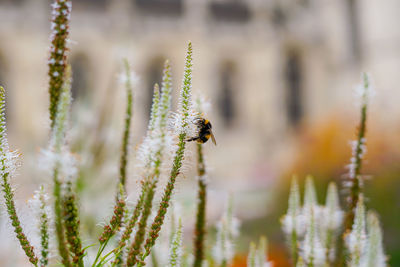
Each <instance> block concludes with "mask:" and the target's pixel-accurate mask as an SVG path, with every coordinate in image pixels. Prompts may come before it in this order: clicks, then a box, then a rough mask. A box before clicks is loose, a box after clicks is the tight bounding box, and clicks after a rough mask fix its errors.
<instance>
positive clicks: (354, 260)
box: [346, 194, 367, 267]
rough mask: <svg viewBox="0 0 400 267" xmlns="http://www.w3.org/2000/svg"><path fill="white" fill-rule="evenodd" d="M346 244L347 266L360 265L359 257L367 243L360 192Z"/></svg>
mask: <svg viewBox="0 0 400 267" xmlns="http://www.w3.org/2000/svg"><path fill="white" fill-rule="evenodd" d="M346 245H347V248H348V251H349V266H352V267H353V266H354V267H356V266H360V263H361V257H362V255H363V254H365V248H366V245H367V233H366V222H365V205H364V200H363V196H362V194H361V195H360V196H359V197H358V201H357V206H356V211H355V217H354V223H353V224H352V229H351V232H349V234H348V235H346Z"/></svg>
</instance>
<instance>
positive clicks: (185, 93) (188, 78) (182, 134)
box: [138, 43, 193, 266]
mask: <svg viewBox="0 0 400 267" xmlns="http://www.w3.org/2000/svg"><path fill="white" fill-rule="evenodd" d="M192 66H193V65H192V43H189V45H188V51H187V55H186V64H185V72H184V78H183V85H182V89H181V94H180V95H181V99H180V105H179V116H178V125H177V126H178V127H177V128H178V131H179V132H178V134H179V135H178V148H177V150H176V152H175V157H174V160H173V165H172V169H171V172H170V175H169V180H168V183H167V185H166V187H165V189H164V193H163V196H162V199H161V203H160V206H159V208H158V211H157V215H156V217H155V218H154V221H153V223H152V225H151V227H150V230H149V234H148V237H147V239H146V243H145V245H144V249H145V251H144V253H143V255H141V261H139V262H138V266H143V265H145V263H144V260H145V259H146V257H147V256H149V255H150V252H151V249H152V247H153V246H154V244H155V242H156V240H157V238H158V236H159V233H160V230H161V226H162V225H163V223H164V219H165V214H166V213H167V210H168V207H169V205H170V200H171V196H172V193H173V191H174V188H175V182H176V178H177V176H178V174H179V173H180V171H181V167H182V163H183V158H184V153H185V146H186V136H187V134H188V131H189V127H190V125H189V124H190V123H193V121H191V120H192V118H191V116H190V114H191V108H192V101H191V88H192Z"/></svg>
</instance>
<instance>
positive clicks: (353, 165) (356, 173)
mask: <svg viewBox="0 0 400 267" xmlns="http://www.w3.org/2000/svg"><path fill="white" fill-rule="evenodd" d="M362 78H363V87H362V95H361V117H360V124H359V127H358V134H357V140H356V141H355V142H353V148H352V149H353V150H352V157H351V161H350V164H349V181H348V182H349V187H350V196H349V206H348V210H347V214H346V219H345V231H350V229H351V226H352V223H353V220H354V213H355V209H356V206H357V202H358V196H359V195H360V193H361V189H362V186H363V180H362V179H363V178H362V176H361V167H362V159H363V156H364V154H365V153H366V138H365V134H366V128H367V127H366V124H367V107H368V98H369V94H370V91H371V88H370V86H371V85H370V80H369V76H368V75H367V74H366V73H363V75H362Z"/></svg>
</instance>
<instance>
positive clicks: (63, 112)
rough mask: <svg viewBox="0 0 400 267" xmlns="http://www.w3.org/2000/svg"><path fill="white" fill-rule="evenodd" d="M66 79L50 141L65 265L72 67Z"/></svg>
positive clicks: (57, 222)
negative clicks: (64, 159)
mask: <svg viewBox="0 0 400 267" xmlns="http://www.w3.org/2000/svg"><path fill="white" fill-rule="evenodd" d="M66 76H67V77H66V81H65V83H64V85H63V88H62V93H61V96H60V102H59V103H58V108H57V116H56V120H55V124H54V129H53V133H52V138H51V141H50V149H51V150H52V152H53V153H54V154H55V157H56V161H55V162H54V166H53V182H54V189H53V195H54V214H55V229H56V235H57V242H58V252H59V254H60V256H61V258H62V263H63V264H64V265H65V266H67V267H68V266H71V261H70V257H69V252H68V249H67V244H66V239H65V232H64V230H65V229H64V228H65V226H64V222H63V218H64V217H63V209H62V203H63V199H62V192H61V185H62V180H61V178H62V177H61V176H62V173H61V162H60V156H61V154H62V147H63V145H64V144H65V132H66V128H67V117H68V111H69V106H70V102H71V80H70V79H71V72H70V68H68V69H67V73H66Z"/></svg>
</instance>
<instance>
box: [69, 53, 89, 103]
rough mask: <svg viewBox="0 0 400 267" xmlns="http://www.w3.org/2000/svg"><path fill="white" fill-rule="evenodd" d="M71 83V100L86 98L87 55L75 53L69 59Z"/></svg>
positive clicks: (87, 84) (87, 83)
mask: <svg viewBox="0 0 400 267" xmlns="http://www.w3.org/2000/svg"><path fill="white" fill-rule="evenodd" d="M71 68H72V85H71V95H72V100H73V101H80V100H86V99H88V93H89V88H88V87H89V77H88V75H89V63H88V59H87V57H86V56H85V55H84V54H82V53H79V54H76V55H74V56H72V59H71Z"/></svg>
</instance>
